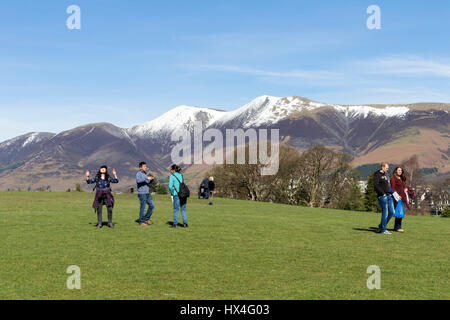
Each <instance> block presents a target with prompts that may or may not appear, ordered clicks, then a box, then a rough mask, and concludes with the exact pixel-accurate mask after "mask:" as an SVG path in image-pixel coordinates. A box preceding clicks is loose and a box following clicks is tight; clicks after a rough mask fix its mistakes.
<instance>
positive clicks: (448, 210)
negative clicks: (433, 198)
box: [441, 207, 450, 218]
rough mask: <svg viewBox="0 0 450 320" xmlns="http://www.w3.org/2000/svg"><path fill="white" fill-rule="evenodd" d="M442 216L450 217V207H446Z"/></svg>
mask: <svg viewBox="0 0 450 320" xmlns="http://www.w3.org/2000/svg"><path fill="white" fill-rule="evenodd" d="M441 217H442V218H450V207H445V208H444V210H442V213H441Z"/></svg>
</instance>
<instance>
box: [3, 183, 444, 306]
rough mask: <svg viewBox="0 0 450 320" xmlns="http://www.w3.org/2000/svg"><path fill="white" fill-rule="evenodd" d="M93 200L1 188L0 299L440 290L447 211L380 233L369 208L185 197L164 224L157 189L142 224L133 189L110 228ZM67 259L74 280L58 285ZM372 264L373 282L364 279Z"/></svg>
mask: <svg viewBox="0 0 450 320" xmlns="http://www.w3.org/2000/svg"><path fill="white" fill-rule="evenodd" d="M92 199H93V194H92V193H44V192H30V193H28V192H3V193H0V241H1V255H0V259H1V269H0V299H164V300H166V299H296V300H297V299H449V298H450V273H449V271H450V263H449V262H450V259H449V252H450V245H449V239H450V219H445V218H440V217H435V216H430V217H416V216H407V217H406V219H405V221H404V227H405V230H406V232H405V233H404V234H399V233H394V234H392V235H390V236H386V235H380V234H377V233H375V232H373V229H371V228H372V227H376V226H377V225H378V223H379V214H374V213H361V212H359V213H358V212H349V211H339V210H323V209H310V208H304V207H295V206H287V205H279V204H270V203H255V202H248V201H235V200H228V199H215V204H214V205H213V206H208V203H207V201H206V200H198V199H190V201H189V203H188V216H189V225H190V227H189V228H187V229H183V228H178V229H170V228H169V225H168V224H167V222H168V221H172V209H171V201H170V197H169V196H156V198H155V202H156V210H155V212H154V215H153V217H152V220H153V221H154V225H152V226H150V227H147V228H140V227H138V225H137V223H136V222H135V220H136V219H137V216H138V200H137V196H136V195H124V194H123V195H117V196H116V207H115V210H114V223H115V224H116V228H115V229H109V228H107V227H104V228H102V229H99V230H98V229H96V228H95V222H96V217H95V215H94V213H93V210H92V209H91V204H92ZM105 211H106V210H104V212H105ZM105 219H106V217H104V220H105ZM392 223H393V222H391V223H390V227H391V226H392ZM69 265H77V266H79V267H80V268H81V286H82V288H81V290H69V289H67V287H66V280H67V278H68V276H69V275H68V274H66V269H67V267H68V266H69ZM370 265H378V266H379V267H380V268H381V289H380V290H369V289H367V286H366V281H367V278H368V277H369V276H370V274H367V273H366V270H367V267H368V266H370Z"/></svg>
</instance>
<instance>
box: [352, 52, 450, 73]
mask: <svg viewBox="0 0 450 320" xmlns="http://www.w3.org/2000/svg"><path fill="white" fill-rule="evenodd" d="M355 65H357V66H359V67H361V68H362V70H361V71H363V72H364V71H365V72H368V73H371V74H389V75H401V76H407V75H411V76H434V77H446V78H447V77H450V63H445V62H439V61H435V60H430V59H424V58H421V57H413V56H406V57H384V58H378V59H374V60H372V61H359V62H356V63H355Z"/></svg>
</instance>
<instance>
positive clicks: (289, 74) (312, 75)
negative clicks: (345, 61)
mask: <svg viewBox="0 0 450 320" xmlns="http://www.w3.org/2000/svg"><path fill="white" fill-rule="evenodd" d="M178 66H180V67H183V68H188V69H196V70H200V69H204V70H213V71H221V72H231V73H241V74H248V75H255V76H263V77H274V78H297V79H336V78H337V77H338V76H339V75H338V74H337V73H335V72H330V71H322V70H292V71H271V70H263V69H257V68H251V67H243V66H236V65H223V64H182V65H178Z"/></svg>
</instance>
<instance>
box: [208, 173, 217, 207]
mask: <svg viewBox="0 0 450 320" xmlns="http://www.w3.org/2000/svg"><path fill="white" fill-rule="evenodd" d="M208 180H209V181H208V189H209V205H210V206H211V205H212V204H213V197H214V189H215V188H216V184H215V182H214V177H213V176H211V177H209V179H208Z"/></svg>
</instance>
